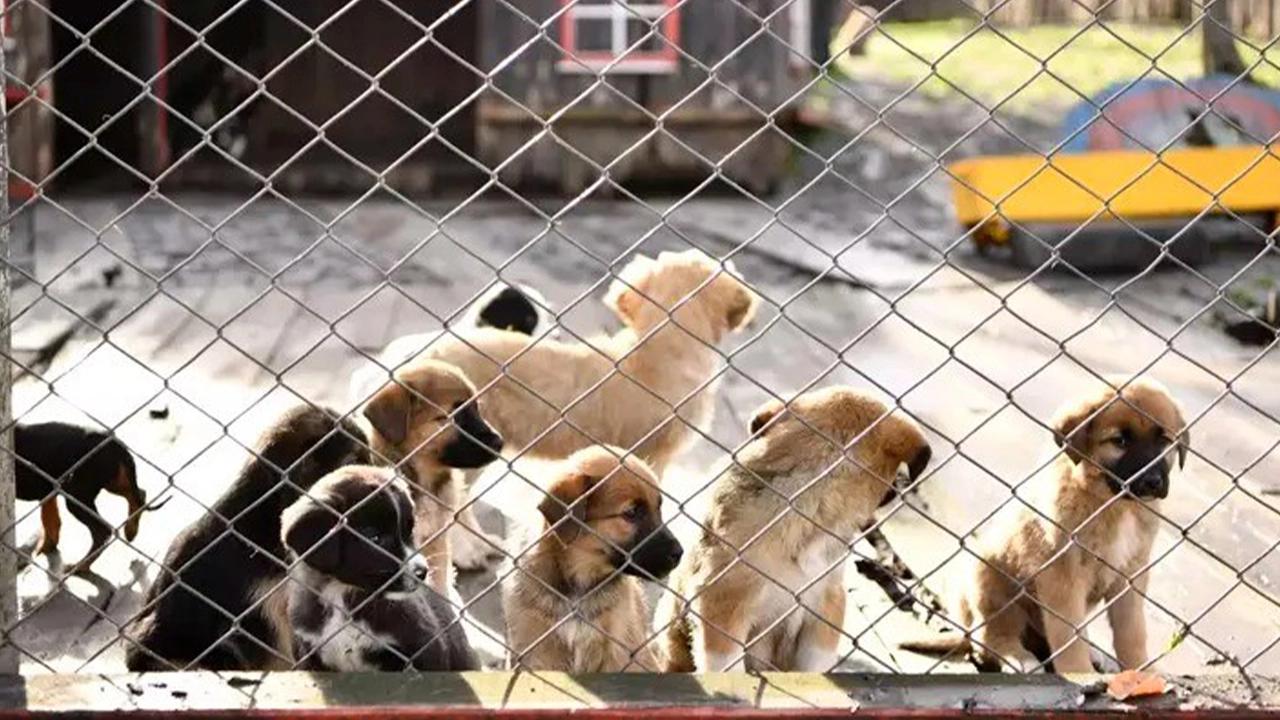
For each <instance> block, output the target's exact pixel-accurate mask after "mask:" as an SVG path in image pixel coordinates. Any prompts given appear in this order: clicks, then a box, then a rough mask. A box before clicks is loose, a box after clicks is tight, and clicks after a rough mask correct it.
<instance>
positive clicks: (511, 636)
mask: <svg viewBox="0 0 1280 720" xmlns="http://www.w3.org/2000/svg"><path fill="white" fill-rule="evenodd" d="M622 457H623V451H622V450H621V449H619V448H612V447H604V446H595V447H589V448H586V449H584V450H579V451H578V452H576V453H574V454H573V455H572V456H570V457H569V458H568V459H567V460H564V461H561V462H559V463H556V464H555V465H554V466H553V468H554V469H553V470H552V472H551V481H550V483H549V484H547V486H546V488H545V490H546V493H547V494H546V496H545V498H544V499H543V500H542V502H541V503H540V504H539V506H538V510H539V513H540V515H541V518H540V520H539V522H537V523H530V524H528V525H527V526H526V527H524V528H523V529H522V531H521V532H518V533H516V534H515V535H514V536H513V538H512V542H511V546H510V550H511V555H512V556H513V557H514V558H516V559H515V560H514V567H512V566H511V564H509V565H508V567H507V568H505V569H504V571H503V575H504V576H505V579H504V580H503V584H502V606H503V610H504V613H505V615H506V619H507V641H508V645H509V646H510V647H511V648H512V652H513V655H512V656H511V657H510V658H509V660H510V663H511V665H512V667H519V668H524V669H527V670H562V671H567V672H578V673H585V672H623V671H654V670H656V669H657V667H658V666H657V663H656V662H655V660H654V657H653V654H652V652H651V650H650V648H649V645H648V642H647V641H648V634H647V632H646V630H645V621H646V619H647V618H648V615H649V613H648V604H647V603H646V602H645V598H644V588H643V586H642V584H641V582H640V578H642V577H643V578H653V579H659V578H662V577H664V576H665V575H667V573H669V572H670V571H671V570H672V568H674V567H675V566H676V565H677V564H678V563H679V561H680V556H681V554H682V550H681V548H680V543H679V542H677V541H676V539H675V536H673V535H672V534H671V532H670V530H668V529H667V528H666V526H664V525H663V524H662V496H661V495H660V494H659V492H658V478H657V476H656V475H655V474H654V473H653V471H652V470H650V469H649V467H648V466H646V465H645V464H644V462H642V461H640V460H638V459H636V458H634V457H627V458H625V459H623V460H620V459H619V458H622ZM565 618H570V619H569V620H567V621H564V622H561V621H562V620H564V619H565ZM553 628H554V629H553Z"/></svg>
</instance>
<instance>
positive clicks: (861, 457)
mask: <svg viewBox="0 0 1280 720" xmlns="http://www.w3.org/2000/svg"><path fill="white" fill-rule="evenodd" d="M750 430H751V433H752V435H753V439H752V440H751V441H750V442H749V443H748V444H747V445H746V446H745V447H744V448H743V449H742V450H741V451H740V452H739V453H738V454H737V456H736V457H737V462H735V463H733V464H732V465H731V467H729V468H728V469H727V470H725V471H724V473H723V474H722V475H721V476H720V478H719V479H718V480H717V481H716V483H715V486H714V489H713V494H712V501H711V506H710V510H709V513H708V517H707V518H706V521H705V522H704V530H703V532H702V535H701V538H700V539H699V541H698V543H697V545H696V546H695V547H694V549H693V551H692V553H691V555H690V557H689V559H688V560H687V561H686V562H685V563H684V564H683V565H681V566H680V567H679V568H678V569H677V570H676V572H675V574H674V575H673V576H672V580H671V585H672V588H673V590H674V591H675V592H674V593H666V594H664V595H663V597H662V599H661V601H660V602H659V605H658V612H657V615H656V617H655V628H656V630H657V631H658V632H660V633H662V634H663V636H664V639H665V642H664V646H665V647H664V650H665V652H664V654H665V667H666V670H667V671H669V672H692V671H695V670H696V671H700V672H719V671H725V670H730V669H742V668H743V667H744V666H745V667H746V668H748V669H752V670H766V669H768V670H784V671H790V670H797V671H814V672H827V671H830V670H831V669H832V666H833V665H834V664H835V660H836V643H837V641H838V639H839V635H838V633H839V630H838V628H840V627H841V626H842V624H843V621H844V607H845V595H844V589H843V587H842V583H841V578H842V575H843V573H842V572H841V569H842V568H843V566H844V559H845V557H846V555H847V553H848V547H849V545H850V544H852V543H853V542H854V541H855V539H856V538H857V536H858V534H859V532H860V530H861V529H862V528H863V527H864V526H865V525H866V524H867V523H868V522H870V521H871V520H872V518H873V514H874V512H875V510H876V508H877V507H879V506H881V505H883V504H885V503H887V502H888V501H889V500H891V499H892V498H893V497H894V494H895V491H894V485H895V482H899V481H900V480H901V479H903V478H900V477H899V476H900V474H905V475H906V476H907V477H909V479H910V480H911V481H912V482H914V481H915V480H917V479H918V478H919V477H920V475H921V473H923V472H924V469H925V467H926V466H927V465H928V462H929V458H930V454H931V451H930V448H929V444H928V442H927V441H926V440H925V437H924V434H923V433H922V432H921V431H920V429H919V428H918V427H917V426H916V424H915V423H914V422H911V421H910V420H908V419H907V418H905V417H903V416H902V415H900V414H896V413H895V414H889V409H888V408H887V407H886V406H885V405H884V404H883V403H881V402H879V401H878V400H875V399H873V398H871V397H869V396H867V395H865V394H863V393H861V392H859V391H857V390H854V389H851V388H847V387H831V388H826V389H823V390H818V391H814V392H810V393H805V394H803V395H800V396H799V397H797V398H796V399H795V400H793V401H791V403H790V404H789V405H788V406H786V407H784V405H783V404H782V403H780V402H777V401H771V402H769V403H766V404H765V405H764V406H762V407H761V408H760V409H759V410H758V411H757V412H756V414H755V417H754V419H753V420H752V421H751V427H750ZM855 439H857V442H856V443H855V442H854V441H855ZM851 443H852V445H851ZM903 466H905V468H906V469H905V472H904V470H903ZM824 473H825V475H824ZM819 478H821V479H819ZM788 498H792V500H791V504H790V507H794V509H795V510H794V511H791V510H789V504H788V500H787V499H788ZM808 518H812V520H810V519H808ZM775 520H776V522H775ZM771 523H772V524H771ZM833 534H834V537H833ZM739 551H741V555H740V554H739ZM739 557H741V559H742V560H743V561H745V562H738V558H739ZM811 582H812V583H813V584H812V585H811V586H809V587H808V589H806V590H804V591H803V593H801V595H800V605H802V606H803V607H800V606H798V605H797V602H796V594H795V593H796V592H798V591H800V590H801V589H802V588H804V587H805V586H806V585H808V584H809V583H811Z"/></svg>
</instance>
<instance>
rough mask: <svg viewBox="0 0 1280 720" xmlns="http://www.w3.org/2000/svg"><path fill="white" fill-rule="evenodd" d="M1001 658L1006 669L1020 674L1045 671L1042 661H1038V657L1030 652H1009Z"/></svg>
mask: <svg viewBox="0 0 1280 720" xmlns="http://www.w3.org/2000/svg"><path fill="white" fill-rule="evenodd" d="M1002 660H1003V661H1004V664H1005V667H1006V668H1007V669H1008V670H1010V671H1012V672H1015V673H1018V674H1021V675H1030V674H1033V673H1043V672H1047V670H1046V669H1045V666H1044V663H1042V662H1040V660H1039V658H1037V657H1036V656H1035V655H1032V654H1031V653H1030V652H1025V651H1023V652H1013V653H1009V654H1007V655H1005V656H1004V657H1003V658H1002Z"/></svg>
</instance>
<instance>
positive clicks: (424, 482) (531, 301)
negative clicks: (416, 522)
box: [351, 283, 559, 580]
mask: <svg viewBox="0 0 1280 720" xmlns="http://www.w3.org/2000/svg"><path fill="white" fill-rule="evenodd" d="M550 307H551V306H550V304H549V303H548V302H547V300H546V298H544V297H543V296H542V295H541V294H540V293H538V291H537V290H534V289H533V288H531V287H529V286H527V285H519V286H514V285H507V284H505V283H498V284H496V285H494V286H493V287H492V288H490V289H489V291H488V292H486V293H485V294H484V295H483V296H482V297H481V298H480V299H479V300H478V301H476V302H475V303H474V304H473V305H472V306H471V307H470V308H469V309H468V310H467V312H466V313H464V314H463V316H462V318H461V319H460V320H459V321H458V322H457V323H454V324H452V325H451V326H450V331H449V332H456V331H457V329H458V328H496V329H499V330H505V331H509V332H514V333H519V334H521V335H526V336H533V335H535V334H536V335H538V336H546V337H557V336H558V334H559V333H558V331H557V329H556V327H555V317H554V316H553V315H551V313H550V312H549V308H550ZM447 335H448V333H445V332H434V333H420V334H416V335H406V336H404V337H400V338H397V339H395V340H393V341H392V342H391V343H390V344H389V345H387V347H386V349H385V350H383V351H382V353H381V354H380V355H379V357H378V367H376V368H374V367H367V368H362V369H361V370H359V371H357V372H356V373H355V374H354V375H353V376H352V378H351V395H352V399H353V401H354V402H355V403H356V404H357V405H359V404H363V403H365V402H366V401H367V400H368V399H369V398H370V396H372V395H373V394H374V393H375V392H376V391H377V390H378V389H379V388H381V387H382V386H383V385H385V384H386V382H387V372H388V370H390V371H392V372H393V373H394V371H396V370H398V369H399V368H400V367H401V366H402V365H404V363H405V362H407V361H408V360H410V359H412V358H413V357H414V356H415V355H417V354H418V353H420V352H422V351H423V349H424V348H427V347H429V346H430V345H432V344H433V343H435V342H436V341H437V340H439V338H441V337H442V336H447ZM449 475H450V473H447V472H445V473H442V474H441V475H440V476H437V477H435V478H430V477H419V478H418V483H419V485H420V486H421V487H422V489H425V490H426V491H427V494H428V495H430V496H431V497H434V498H446V496H447V499H448V502H449V505H450V507H458V506H460V505H462V504H463V502H464V501H465V499H466V490H467V486H466V485H455V484H453V483H451V482H450V477H449ZM416 502H417V506H418V507H419V509H420V511H421V510H422V506H423V503H422V498H421V497H418V498H417V500H416ZM458 523H459V524H460V525H461V526H462V527H460V528H459V529H458V530H455V531H453V532H452V533H451V534H452V535H453V539H452V541H451V542H450V546H451V552H450V558H451V561H452V562H453V563H454V564H455V565H457V567H459V568H461V569H463V570H478V569H480V568H483V567H484V566H485V565H486V564H487V563H486V560H487V558H488V557H489V556H491V555H493V554H496V551H497V549H498V548H499V547H500V541H499V540H498V539H496V538H493V537H491V536H489V535H488V534H487V533H485V532H484V531H483V530H481V529H480V525H479V523H478V522H477V521H476V519H475V514H474V512H473V511H472V509H471V506H470V505H467V506H465V507H463V509H462V511H461V512H460V513H459V515H458ZM420 525H421V524H420ZM463 528H465V529H463ZM435 549H437V550H438V549H439V547H438V546H436V548H435ZM440 577H441V579H442V580H443V577H444V576H440Z"/></svg>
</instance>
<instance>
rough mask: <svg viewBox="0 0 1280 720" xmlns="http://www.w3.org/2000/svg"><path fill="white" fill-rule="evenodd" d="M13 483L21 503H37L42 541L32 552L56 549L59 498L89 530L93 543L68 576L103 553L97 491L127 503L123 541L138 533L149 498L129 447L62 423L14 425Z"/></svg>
mask: <svg viewBox="0 0 1280 720" xmlns="http://www.w3.org/2000/svg"><path fill="white" fill-rule="evenodd" d="M13 445H14V453H15V455H17V458H16V459H15V461H14V468H13V480H14V486H15V490H16V494H17V496H18V499H19V500H30V501H33V502H39V503H40V539H39V541H38V542H37V543H36V546H35V552H37V553H50V552H54V551H55V550H57V549H58V541H59V539H60V537H61V532H62V516H61V515H60V514H59V513H58V495H59V494H62V495H65V496H66V502H67V511H68V512H70V513H71V515H72V517H74V518H75V519H77V520H79V521H80V522H81V523H83V524H84V526H85V527H86V528H88V529H89V535H90V537H91V538H92V542H91V543H90V545H89V552H88V553H87V554H85V556H84V559H83V560H81V561H80V562H78V563H76V565H75V566H74V567H73V568H72V572H85V571H87V570H88V569H89V566H90V565H91V564H92V563H93V561H94V560H96V559H97V558H98V556H99V555H101V554H102V551H103V550H105V549H106V547H107V542H108V541H109V540H110V539H111V532H112V526H111V524H110V523H108V522H107V521H106V520H104V519H103V518H102V515H101V514H99V513H98V506H97V499H98V493H100V492H102V491H103V490H106V491H107V492H109V493H111V494H112V495H118V496H120V497H122V498H124V499H125V502H127V503H129V517H128V519H126V520H125V523H124V537H125V539H126V540H133V539H134V537H136V536H137V535H138V522H139V521H140V520H141V519H142V513H143V512H145V511H147V510H157V509H159V508H160V506H162V505H163V504H164V502H167V500H166V501H163V502H160V503H158V504H157V505H155V506H154V507H150V508H148V507H147V494H146V492H144V491H143V490H142V488H140V487H138V471H137V469H136V468H135V466H134V462H133V455H131V454H130V453H129V449H128V448H126V447H125V446H124V444H123V443H121V442H120V441H119V440H117V439H116V438H115V437H113V436H112V435H109V434H107V433H105V432H102V431H99V430H89V429H88V428H83V427H79V426H77V425H69V424H67V423H61V422H47V423H38V424H34V425H17V426H15V427H14V428H13ZM59 491H60V492H59Z"/></svg>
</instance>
